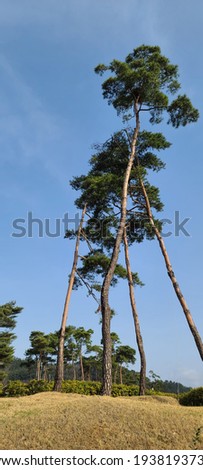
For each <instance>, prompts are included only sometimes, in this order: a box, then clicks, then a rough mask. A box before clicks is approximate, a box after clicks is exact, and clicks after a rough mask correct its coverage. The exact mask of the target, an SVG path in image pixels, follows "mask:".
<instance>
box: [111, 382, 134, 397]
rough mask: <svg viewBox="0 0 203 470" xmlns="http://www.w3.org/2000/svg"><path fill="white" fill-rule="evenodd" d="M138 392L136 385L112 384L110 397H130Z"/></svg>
mask: <svg viewBox="0 0 203 470" xmlns="http://www.w3.org/2000/svg"><path fill="white" fill-rule="evenodd" d="M138 393H139V387H138V385H120V384H113V385H112V393H111V395H112V397H132V396H137V395H138Z"/></svg>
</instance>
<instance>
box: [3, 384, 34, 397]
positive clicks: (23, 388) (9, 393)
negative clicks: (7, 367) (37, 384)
mask: <svg viewBox="0 0 203 470" xmlns="http://www.w3.org/2000/svg"><path fill="white" fill-rule="evenodd" d="M2 394H3V396H6V397H20V396H21V397H23V396H25V395H28V394H29V392H28V384H26V383H24V382H21V381H20V380H9V382H8V383H7V384H6V385H5V386H4V387H3V392H2Z"/></svg>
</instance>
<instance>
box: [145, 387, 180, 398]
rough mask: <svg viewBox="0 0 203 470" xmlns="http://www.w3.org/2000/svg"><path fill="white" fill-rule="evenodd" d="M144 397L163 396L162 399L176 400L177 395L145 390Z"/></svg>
mask: <svg viewBox="0 0 203 470" xmlns="http://www.w3.org/2000/svg"><path fill="white" fill-rule="evenodd" d="M146 395H151V396H152V395H157V396H160V397H161V396H164V397H172V398H178V395H177V393H170V392H160V391H159V390H152V389H147V390H146Z"/></svg>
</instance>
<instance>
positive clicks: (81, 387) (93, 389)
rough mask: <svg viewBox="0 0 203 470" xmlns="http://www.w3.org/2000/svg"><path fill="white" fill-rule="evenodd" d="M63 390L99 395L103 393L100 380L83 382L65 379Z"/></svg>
mask: <svg viewBox="0 0 203 470" xmlns="http://www.w3.org/2000/svg"><path fill="white" fill-rule="evenodd" d="M62 392H64V393H79V394H80V395H99V394H100V393H101V383H100V382H82V381H80V380H64V382H63V384H62Z"/></svg>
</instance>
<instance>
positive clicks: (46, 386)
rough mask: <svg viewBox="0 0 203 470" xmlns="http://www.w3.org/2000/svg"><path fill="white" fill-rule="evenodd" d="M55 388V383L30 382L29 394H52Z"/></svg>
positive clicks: (34, 380) (28, 386)
mask: <svg viewBox="0 0 203 470" xmlns="http://www.w3.org/2000/svg"><path fill="white" fill-rule="evenodd" d="M53 387H54V383H53V382H47V381H46V380H36V379H33V380H30V382H28V384H27V389H28V394H29V395H34V394H35V393H40V392H52V391H53Z"/></svg>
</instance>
